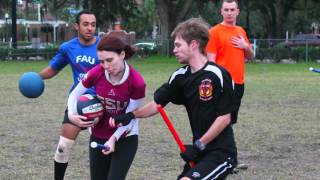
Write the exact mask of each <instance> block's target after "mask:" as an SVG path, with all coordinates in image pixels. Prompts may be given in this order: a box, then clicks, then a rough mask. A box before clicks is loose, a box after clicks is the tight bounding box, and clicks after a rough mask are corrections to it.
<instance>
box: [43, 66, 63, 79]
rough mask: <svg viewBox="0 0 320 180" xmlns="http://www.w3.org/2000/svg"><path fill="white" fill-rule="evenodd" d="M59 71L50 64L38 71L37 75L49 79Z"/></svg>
mask: <svg viewBox="0 0 320 180" xmlns="http://www.w3.org/2000/svg"><path fill="white" fill-rule="evenodd" d="M58 73H59V71H57V70H54V69H53V68H52V67H51V66H47V67H45V68H44V69H42V71H41V72H40V73H39V75H40V76H41V77H42V79H50V78H52V77H54V76H55V75H57V74H58Z"/></svg>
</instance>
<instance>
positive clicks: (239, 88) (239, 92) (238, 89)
mask: <svg viewBox="0 0 320 180" xmlns="http://www.w3.org/2000/svg"><path fill="white" fill-rule="evenodd" d="M234 92H235V97H236V102H235V104H236V107H237V108H236V110H235V111H233V112H232V113H231V121H232V123H237V120H238V113H239V109H240V105H241V99H242V97H243V94H244V84H234Z"/></svg>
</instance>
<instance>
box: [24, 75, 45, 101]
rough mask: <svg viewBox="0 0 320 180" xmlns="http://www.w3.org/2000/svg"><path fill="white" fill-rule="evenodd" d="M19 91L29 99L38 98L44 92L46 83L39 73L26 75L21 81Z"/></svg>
mask: <svg viewBox="0 0 320 180" xmlns="http://www.w3.org/2000/svg"><path fill="white" fill-rule="evenodd" d="M19 90H20V92H21V94H22V95H23V96H25V97H27V98H37V97H39V96H40V95H41V94H42V93H43V90H44V82H43V80H42V78H41V77H40V76H39V74H38V73H35V72H27V73H24V74H23V75H22V76H21V77H20V80H19Z"/></svg>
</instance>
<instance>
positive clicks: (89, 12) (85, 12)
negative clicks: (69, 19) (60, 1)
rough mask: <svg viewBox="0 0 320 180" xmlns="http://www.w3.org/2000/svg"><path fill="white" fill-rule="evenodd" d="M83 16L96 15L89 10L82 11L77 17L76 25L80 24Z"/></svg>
mask: <svg viewBox="0 0 320 180" xmlns="http://www.w3.org/2000/svg"><path fill="white" fill-rule="evenodd" d="M82 14H92V15H94V14H93V12H91V11H88V10H83V11H80V12H79V13H78V14H77V16H76V23H77V24H79V23H80V17H81V15H82ZM94 16H95V15H94Z"/></svg>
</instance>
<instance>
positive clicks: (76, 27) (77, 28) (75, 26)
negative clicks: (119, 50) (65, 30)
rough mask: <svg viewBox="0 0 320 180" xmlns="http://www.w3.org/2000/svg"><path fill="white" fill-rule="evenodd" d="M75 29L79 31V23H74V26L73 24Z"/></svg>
mask: <svg viewBox="0 0 320 180" xmlns="http://www.w3.org/2000/svg"><path fill="white" fill-rule="evenodd" d="M73 27H74V28H75V29H76V30H77V31H79V24H78V23H74V24H73Z"/></svg>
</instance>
